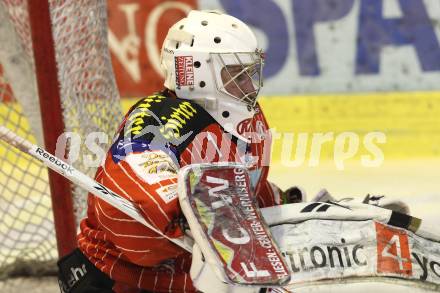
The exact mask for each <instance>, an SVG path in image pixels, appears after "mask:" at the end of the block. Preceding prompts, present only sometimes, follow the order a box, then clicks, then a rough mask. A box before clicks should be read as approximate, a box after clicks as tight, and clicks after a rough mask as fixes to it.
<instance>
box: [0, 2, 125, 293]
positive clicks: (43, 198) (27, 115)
mask: <svg viewBox="0 0 440 293" xmlns="http://www.w3.org/2000/svg"><path fill="white" fill-rule="evenodd" d="M49 3H50V14H51V22H52V34H53V39H54V44H55V54H56V63H57V71H58V80H59V86H60V88H59V89H60V93H61V104H62V109H56V108H52V109H45V111H58V112H60V113H61V114H62V117H63V121H64V124H65V131H66V132H73V133H75V135H76V136H77V137H79V138H81V145H80V146H76V148H78V147H79V153H77V155H76V156H75V157H77V159H75V160H72V161H71V163H72V164H73V165H74V166H75V167H76V168H77V169H79V170H81V171H82V172H84V173H86V174H88V175H89V176H93V175H94V173H95V170H96V167H97V166H96V165H97V164H96V161H97V160H98V161H99V158H97V157H96V156H94V155H93V152H90V150H88V149H87V147H86V146H85V144H84V141H85V140H86V138H87V137H88V135H89V134H90V133H92V132H95V133H96V132H101V133H103V134H104V136H101V137H104V138H107V139H106V140H104V141H102V140H100V141H95V143H96V144H98V145H99V146H100V147H102V148H103V149H106V147H107V145H106V144H108V143H110V141H111V136H112V135H113V134H114V133H115V131H116V128H117V124H118V122H119V121H120V120H121V118H122V113H121V108H120V103H119V95H118V92H117V88H116V83H115V80H114V76H113V71H112V66H111V61H110V53H109V51H108V45H107V10H106V9H107V8H106V1H104V0H94V1H89V0H50V1H49ZM0 19H1V21H0V125H5V126H6V127H8V128H9V129H11V130H12V131H14V132H15V133H17V134H19V135H21V136H23V137H24V138H26V139H28V140H30V141H31V142H33V143H37V144H39V145H44V143H43V133H44V131H50V129H43V128H42V126H41V113H40V109H39V99H40V98H44V97H38V93H37V77H36V76H35V71H34V57H33V53H32V41H31V32H30V25H29V16H28V10H27V4H26V0H0ZM43 115H44V113H43ZM78 135H79V136H78ZM68 146H69V144H68ZM72 149H73V146H72ZM72 152H73V150H72ZM87 158H88V159H87ZM91 161H94V162H95V163H94V164H93V165H91V164H90V162H91ZM72 194H73V199H74V210H75V216H76V220H77V223H78V222H79V221H80V219H81V218H83V217H84V215H85V212H86V195H87V192H85V191H84V190H82V189H80V188H77V187H75V186H72ZM56 247H57V246H56V239H55V232H54V224H53V215H52V210H51V197H50V190H49V185H48V172H47V168H45V167H44V166H42V164H40V163H39V162H38V161H36V160H35V159H32V158H31V157H30V156H28V155H26V154H23V153H21V152H19V151H17V150H16V149H14V148H12V147H10V146H8V145H6V144H5V143H4V142H0V279H7V278H9V277H11V276H16V275H22V274H24V275H29V274H42V273H45V272H50V271H52V272H53V271H55V261H56V259H57V257H58V254H57V250H56ZM0 291H2V290H1V286H0ZM2 292H3V291H2Z"/></svg>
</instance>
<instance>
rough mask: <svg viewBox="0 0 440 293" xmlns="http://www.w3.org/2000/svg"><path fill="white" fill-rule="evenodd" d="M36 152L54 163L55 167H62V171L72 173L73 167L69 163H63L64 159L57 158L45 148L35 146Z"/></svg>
mask: <svg viewBox="0 0 440 293" xmlns="http://www.w3.org/2000/svg"><path fill="white" fill-rule="evenodd" d="M36 153H37V154H38V155H40V156H41V157H43V158H45V159H46V160H49V161H50V162H51V163H53V164H55V165H56V166H57V167H59V168H61V169H63V170H64V172H66V173H70V174H71V175H72V174H73V170H74V169H73V167H72V166H70V165H69V164H67V163H65V162H64V161H62V160H60V159H58V158H57V157H55V156H53V155H51V154H49V153H48V152H46V151H45V150H43V149H40V148H37V151H36Z"/></svg>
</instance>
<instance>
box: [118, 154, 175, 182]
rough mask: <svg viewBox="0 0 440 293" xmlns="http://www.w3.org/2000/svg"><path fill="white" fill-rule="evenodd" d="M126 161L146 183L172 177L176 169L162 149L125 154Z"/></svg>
mask: <svg viewBox="0 0 440 293" xmlns="http://www.w3.org/2000/svg"><path fill="white" fill-rule="evenodd" d="M126 161H127V162H128V164H129V165H130V167H131V168H132V169H133V171H134V172H135V173H136V175H137V176H138V177H139V178H141V179H142V180H144V181H145V182H147V183H148V184H155V183H158V182H159V181H161V180H164V179H170V178H173V177H175V176H176V174H177V170H178V167H177V166H176V165H175V164H174V162H173V160H172V159H171V158H170V157H169V156H168V155H167V154H166V153H165V152H163V151H146V152H143V153H132V154H129V155H127V157H126Z"/></svg>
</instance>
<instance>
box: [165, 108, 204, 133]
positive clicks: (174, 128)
mask: <svg viewBox="0 0 440 293" xmlns="http://www.w3.org/2000/svg"><path fill="white" fill-rule="evenodd" d="M171 109H172V110H173V112H171V114H170V115H169V116H162V117H160V120H161V123H163V124H162V126H161V128H160V133H162V135H163V136H164V137H165V138H166V139H172V138H174V139H178V138H180V137H181V135H182V134H181V130H182V129H183V128H184V126H185V125H186V124H187V122H188V121H189V120H190V119H191V118H193V117H194V115H195V114H197V110H196V109H195V108H194V107H193V106H192V105H191V103H190V102H188V101H185V102H181V103H179V104H178V106H177V107H172V108H171ZM190 133H192V131H190V132H189V134H190Z"/></svg>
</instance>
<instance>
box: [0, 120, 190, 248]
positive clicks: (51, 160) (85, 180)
mask: <svg viewBox="0 0 440 293" xmlns="http://www.w3.org/2000/svg"><path fill="white" fill-rule="evenodd" d="M0 139H2V140H3V141H5V142H7V143H8V144H10V145H12V146H14V147H16V148H17V149H19V150H21V151H23V152H25V153H27V154H29V155H31V156H32V157H34V158H36V159H38V160H40V161H41V162H43V163H44V164H45V165H46V166H47V167H49V168H50V169H52V170H54V171H55V172H57V173H59V174H61V175H62V176H63V177H65V178H66V179H68V180H70V181H71V182H73V183H75V184H77V185H78V186H81V187H82V188H84V189H85V190H87V191H88V192H91V193H92V194H94V195H95V196H97V197H98V198H100V199H102V200H104V201H105V202H107V203H108V204H110V205H112V206H113V207H115V208H116V209H118V210H120V211H121V212H123V213H125V214H127V215H128V216H130V217H131V218H133V219H134V220H136V221H138V222H139V223H141V224H143V225H145V226H146V227H148V228H149V229H151V230H153V231H154V232H156V233H158V234H160V235H161V236H163V237H164V238H166V239H168V240H170V241H171V242H173V243H175V244H176V245H178V246H180V247H182V248H183V249H185V250H187V251H191V250H192V247H191V246H189V244H187V243H185V242H184V241H183V240H182V239H179V238H171V237H168V236H166V235H165V234H163V233H162V231H160V230H159V229H157V228H155V227H154V226H152V225H151V224H150V223H148V222H147V221H146V220H145V218H144V217H143V216H142V213H141V212H140V210H139V209H138V208H137V207H136V206H135V205H134V204H133V203H132V202H130V201H128V200H127V199H125V198H124V197H122V196H120V195H118V194H117V193H115V192H114V191H112V190H110V189H109V188H107V187H105V186H104V185H102V184H100V183H98V182H96V181H95V180H93V179H92V178H90V177H89V176H87V175H85V174H84V173H82V172H80V171H78V170H76V169H75V168H74V167H73V166H71V165H69V164H67V163H66V162H64V161H62V160H61V159H59V158H57V157H55V156H54V155H52V154H50V153H48V152H47V151H45V150H44V149H42V148H40V147H39V146H37V145H34V144H32V143H31V142H29V141H27V140H26V139H24V138H22V137H20V136H18V135H17V134H15V133H13V132H12V131H11V130H9V129H7V128H6V127H4V126H0Z"/></svg>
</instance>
